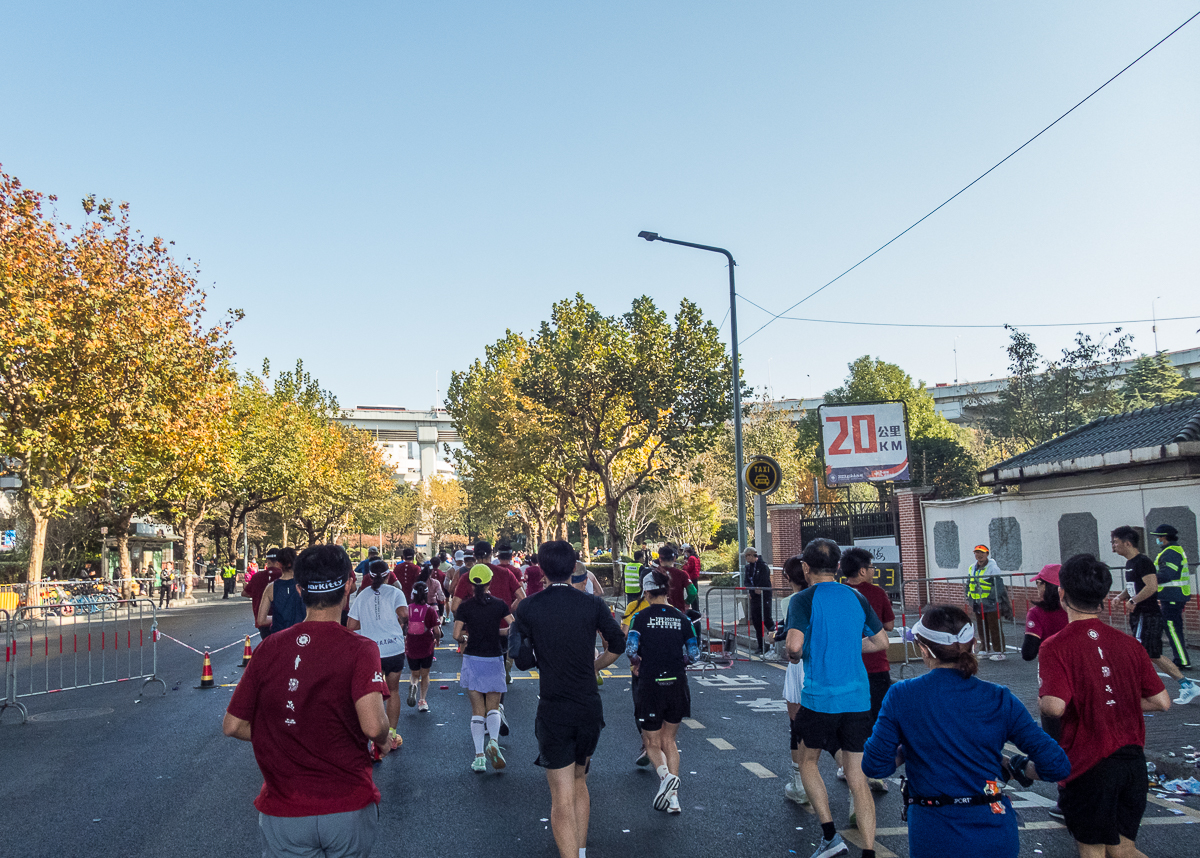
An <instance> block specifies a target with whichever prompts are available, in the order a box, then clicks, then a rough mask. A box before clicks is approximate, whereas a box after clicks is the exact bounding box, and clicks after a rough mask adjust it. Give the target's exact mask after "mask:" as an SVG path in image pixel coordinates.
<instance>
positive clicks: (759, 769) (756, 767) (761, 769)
mask: <svg viewBox="0 0 1200 858" xmlns="http://www.w3.org/2000/svg"><path fill="white" fill-rule="evenodd" d="M742 767H743V768H745V769H748V770H749V771H751V772H753V773H754V774H756V775H758V776H759V777H760V778H777V777H779V775H777V774H775V773H774V772H773V771H771V770H770V769H768V768H767V767H766V766H763V765H760V764H758V763H742Z"/></svg>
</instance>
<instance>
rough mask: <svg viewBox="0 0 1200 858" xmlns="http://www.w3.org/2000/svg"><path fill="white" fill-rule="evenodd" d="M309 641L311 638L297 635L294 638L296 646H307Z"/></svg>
mask: <svg viewBox="0 0 1200 858" xmlns="http://www.w3.org/2000/svg"><path fill="white" fill-rule="evenodd" d="M311 641H312V638H310V637H309V636H308V635H299V636H298V637H297V638H296V646H308V645H309V643H310V642H311Z"/></svg>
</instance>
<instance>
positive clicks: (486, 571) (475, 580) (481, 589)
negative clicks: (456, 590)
mask: <svg viewBox="0 0 1200 858" xmlns="http://www.w3.org/2000/svg"><path fill="white" fill-rule="evenodd" d="M467 579H468V580H469V581H470V582H471V585H472V586H473V587H474V588H475V601H476V602H481V603H484V604H486V603H488V602H490V601H491V600H492V596H491V594H490V593H488V587H490V586H491V583H492V567H490V566H488V565H487V564H486V563H476V564H475V565H474V566H472V567H471V571H470V572H469V573H467Z"/></svg>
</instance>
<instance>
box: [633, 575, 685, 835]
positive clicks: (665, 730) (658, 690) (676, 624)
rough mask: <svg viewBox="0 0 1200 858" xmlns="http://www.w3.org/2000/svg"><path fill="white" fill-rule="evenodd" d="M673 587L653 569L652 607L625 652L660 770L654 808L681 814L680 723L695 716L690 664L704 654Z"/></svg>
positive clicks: (646, 587)
mask: <svg viewBox="0 0 1200 858" xmlns="http://www.w3.org/2000/svg"><path fill="white" fill-rule="evenodd" d="M669 588H670V579H669V578H668V577H667V575H666V574H664V573H663V572H659V571H652V572H649V573H648V574H647V575H646V577H645V578H644V579H643V581H642V592H644V593H645V594H646V596H647V597H648V598H649V600H650V607H648V608H646V609H645V610H643V611H640V612H639V613H638V615H637V616H636V617H634V619H633V625H632V626H630V628H629V640H628V643H627V645H626V649H625V654H626V655H628V656H629V663H630V664H631V665H632V669H633V672H634V673H635V674H636V675H637V677H638V685H637V688H638V690H637V694H636V696H635V699H634V701H633V706H634V713H635V714H636V716H637V720H638V724H639V725H640V726H641V728H642V740H643V741H644V742H645V743H646V751H647V753H648V754H649V755H650V761H651V762H652V763H654V765H655V766H656V768H657V770H658V780H659V783H658V792H657V793H655V795H654V802H653V806H654V809H655V810H665V811H667V812H668V813H679V810H680V808H679V748H678V746H676V744H675V734H676V733H678V732H679V724H680V722H681V721H683V719H684V718H687V717H689V716H690V715H691V714H692V701H691V695H690V694H689V693H688V685H687V663H688V661H689V660H694V659H696V658H697V657H698V656H699V655H700V653H699V650H698V648H697V646H696V633H695V628H694V627H693V626H692V624H691V623H690V622H688V619H687V617H685V616H684V615H683V614H682V613H680V612H679V611H678V610H677V609H675V608H673V607H671V606H670V605H668V604H667V593H668V590H669Z"/></svg>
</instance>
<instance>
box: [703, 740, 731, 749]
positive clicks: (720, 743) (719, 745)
mask: <svg viewBox="0 0 1200 858" xmlns="http://www.w3.org/2000/svg"><path fill="white" fill-rule="evenodd" d="M708 741H709V742H711V743H712V746H713V747H714V748H716V749H717V750H718V751H732V750H734V748H733V745H731V744H729V743H728V742H726V741H725V740H724V739H709V740H708Z"/></svg>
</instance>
